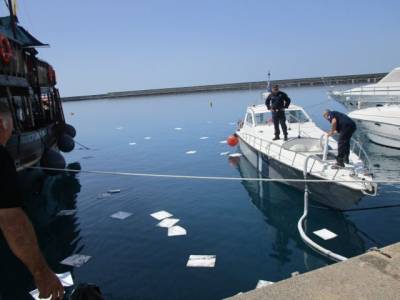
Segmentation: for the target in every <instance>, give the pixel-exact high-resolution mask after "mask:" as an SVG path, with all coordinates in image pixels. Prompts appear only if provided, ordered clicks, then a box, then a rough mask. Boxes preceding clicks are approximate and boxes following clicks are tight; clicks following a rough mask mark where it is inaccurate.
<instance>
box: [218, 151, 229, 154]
mask: <svg viewBox="0 0 400 300" xmlns="http://www.w3.org/2000/svg"><path fill="white" fill-rule="evenodd" d="M229 153H230V152H229V151H226V152H221V153H220V154H219V155H228V154H229Z"/></svg>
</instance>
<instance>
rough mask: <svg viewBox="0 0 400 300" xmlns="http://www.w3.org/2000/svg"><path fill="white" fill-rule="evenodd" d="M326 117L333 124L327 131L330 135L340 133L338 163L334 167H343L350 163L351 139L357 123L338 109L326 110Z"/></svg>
mask: <svg viewBox="0 0 400 300" xmlns="http://www.w3.org/2000/svg"><path fill="white" fill-rule="evenodd" d="M324 118H325V119H327V120H328V121H329V122H330V123H331V124H332V128H331V130H330V131H329V132H328V133H327V134H328V137H330V136H332V135H334V134H335V133H336V132H337V133H339V140H338V156H337V157H336V165H335V166H333V167H332V168H334V169H338V168H343V167H344V164H345V163H346V164H348V163H349V155H350V140H351V137H352V135H353V133H354V132H355V131H356V129H357V126H356V123H354V121H353V120H352V119H350V118H349V117H348V116H346V115H345V114H343V113H341V112H338V111H330V110H326V111H325V112H324Z"/></svg>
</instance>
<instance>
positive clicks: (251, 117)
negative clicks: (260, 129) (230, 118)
mask: <svg viewBox="0 0 400 300" xmlns="http://www.w3.org/2000/svg"><path fill="white" fill-rule="evenodd" d="M246 123H247V125H249V126H253V116H252V114H251V113H247V116H246Z"/></svg>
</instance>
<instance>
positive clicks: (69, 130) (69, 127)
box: [64, 124, 76, 138]
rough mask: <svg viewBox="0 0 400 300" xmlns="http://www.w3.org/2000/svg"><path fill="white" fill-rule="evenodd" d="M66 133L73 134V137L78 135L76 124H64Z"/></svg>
mask: <svg viewBox="0 0 400 300" xmlns="http://www.w3.org/2000/svg"><path fill="white" fill-rule="evenodd" d="M64 133H65V134H68V135H69V136H72V137H73V138H74V137H76V129H75V127H74V126H72V125H70V124H65V126H64Z"/></svg>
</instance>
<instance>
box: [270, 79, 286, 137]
mask: <svg viewBox="0 0 400 300" xmlns="http://www.w3.org/2000/svg"><path fill="white" fill-rule="evenodd" d="M265 105H266V106H267V108H268V110H270V111H271V112H272V120H273V122H274V127H275V137H274V138H273V139H272V140H273V141H276V140H279V138H280V137H279V135H280V130H279V124H281V127H282V131H283V137H284V140H285V141H287V136H288V132H287V126H286V116H285V108H288V107H289V105H290V98H289V97H288V95H287V94H286V93H284V92H282V91H280V90H279V86H278V85H277V84H274V85H273V86H272V90H271V93H270V94H269V95H268V97H267V99H266V100H265Z"/></svg>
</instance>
